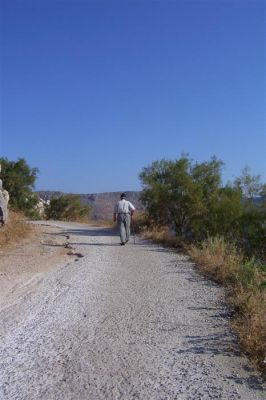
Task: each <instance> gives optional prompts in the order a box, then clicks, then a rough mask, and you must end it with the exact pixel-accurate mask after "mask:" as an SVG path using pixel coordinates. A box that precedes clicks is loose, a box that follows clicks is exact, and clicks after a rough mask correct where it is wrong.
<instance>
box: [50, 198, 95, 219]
mask: <svg viewBox="0 0 266 400" xmlns="http://www.w3.org/2000/svg"><path fill="white" fill-rule="evenodd" d="M89 212H90V207H89V206H87V205H84V204H82V203H81V200H80V196H79V195H74V194H67V195H62V196H60V197H58V198H54V199H51V201H50V204H49V205H48V206H47V208H46V218H47V219H57V220H63V221H78V220H83V219H85V218H88V217H89Z"/></svg>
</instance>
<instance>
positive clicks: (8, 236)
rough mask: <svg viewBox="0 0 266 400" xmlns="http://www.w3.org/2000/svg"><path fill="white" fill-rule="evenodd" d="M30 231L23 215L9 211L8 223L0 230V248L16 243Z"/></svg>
mask: <svg viewBox="0 0 266 400" xmlns="http://www.w3.org/2000/svg"><path fill="white" fill-rule="evenodd" d="M31 231H32V227H31V226H30V224H28V223H27V222H26V220H25V217H24V216H23V214H21V213H18V212H14V211H10V212H9V220H8V223H7V224H6V225H4V226H3V227H2V228H0V248H4V247H5V246H8V245H12V244H15V243H17V242H18V241H20V240H21V239H24V238H25V237H27V236H28V235H29V234H30V233H31Z"/></svg>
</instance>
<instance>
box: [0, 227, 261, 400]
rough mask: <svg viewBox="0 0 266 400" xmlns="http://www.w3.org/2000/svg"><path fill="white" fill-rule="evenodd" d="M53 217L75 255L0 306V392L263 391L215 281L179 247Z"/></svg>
mask: <svg viewBox="0 0 266 400" xmlns="http://www.w3.org/2000/svg"><path fill="white" fill-rule="evenodd" d="M54 224H56V225H57V226H60V227H61V228H63V231H61V233H60V235H62V234H65V235H70V239H69V242H70V243H71V245H72V246H73V247H74V251H73V253H75V252H76V253H81V255H83V256H84V257H78V256H76V255H71V256H69V259H68V260H69V261H68V263H67V262H65V263H64V264H63V265H61V266H60V267H58V268H56V269H50V270H49V271H48V272H47V273H46V274H45V275H42V277H41V278H40V279H39V280H37V281H36V282H35V283H34V285H32V284H30V285H28V287H27V284H25V287H24V291H23V292H20V294H19V295H16V293H14V294H13V297H9V298H8V300H7V301H6V303H5V305H4V307H3V308H2V309H1V311H0V314H1V315H0V317H1V321H2V323H1V327H0V337H1V345H0V367H1V369H0V371H1V372H0V382H1V383H0V399H1V400H2V399H8V400H9V399H10V400H11V399H12V400H14V399H19V400H22V399H23V400H33V399H45V400H61V399H62V400H70V399H71V400H72V399H73V400H90V399H91V400H98V399H99V400H100V399H102V400H108V399H113V400H116V399H124V400H131V399H132V400H133V399H141V400H149V399H150V400H166V399H168V400H174V399H178V400H179V399H180V400H181V399H186V400H204V399H230V400H234V399H245V400H252V399H265V398H266V391H265V387H264V389H263V385H262V383H261V381H260V378H259V377H258V376H257V375H256V373H255V372H254V371H253V370H252V368H251V367H250V364H249V362H248V360H247V359H246V358H245V357H244V356H243V355H242V354H241V353H240V351H239V350H238V347H237V344H236V340H235V338H234V336H233V335H232V333H231V332H230V329H229V322H228V319H229V313H228V310H227V308H226V307H225V305H224V299H223V290H222V289H221V288H220V287H218V286H217V285H216V284H214V283H212V282H209V281H208V280H206V279H204V278H203V277H202V276H201V275H199V274H198V273H197V272H196V271H195V269H194V267H193V264H192V263H191V262H190V261H189V260H188V258H187V257H186V256H184V255H181V254H177V253H174V252H172V251H170V250H168V249H165V248H163V247H160V246H157V245H153V244H150V243H148V242H146V241H142V240H140V239H139V238H137V240H136V244H134V243H133V240H132V239H131V242H130V243H129V244H128V245H126V246H123V247H121V246H120V245H119V243H118V237H117V236H116V235H114V233H113V231H112V230H110V229H103V228H96V227H92V226H90V227H86V226H84V225H81V224H66V223H54ZM55 235H59V233H55Z"/></svg>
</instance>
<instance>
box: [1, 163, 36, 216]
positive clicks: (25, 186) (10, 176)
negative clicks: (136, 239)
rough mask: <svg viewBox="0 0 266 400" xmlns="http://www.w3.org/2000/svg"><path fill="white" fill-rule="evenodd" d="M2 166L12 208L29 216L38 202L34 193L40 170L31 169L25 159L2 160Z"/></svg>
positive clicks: (2, 175)
mask: <svg viewBox="0 0 266 400" xmlns="http://www.w3.org/2000/svg"><path fill="white" fill-rule="evenodd" d="M0 164H1V167H2V169H1V178H2V180H3V185H4V188H5V189H6V190H7V191H8V192H9V195H10V206H11V207H12V208H14V209H18V210H21V211H24V212H26V214H27V215H29V214H30V213H31V212H32V210H33V209H34V207H35V205H36V204H37V202H38V197H37V195H36V194H35V193H34V192H33V189H34V185H35V181H36V178H37V174H38V172H39V171H38V169H37V168H31V167H30V166H29V165H28V164H27V162H26V161H25V160H24V159H23V158H19V159H18V160H17V161H9V160H8V159H7V158H0Z"/></svg>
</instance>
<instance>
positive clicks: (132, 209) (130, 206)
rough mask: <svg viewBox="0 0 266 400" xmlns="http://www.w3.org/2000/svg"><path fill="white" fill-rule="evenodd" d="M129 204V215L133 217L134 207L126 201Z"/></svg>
mask: <svg viewBox="0 0 266 400" xmlns="http://www.w3.org/2000/svg"><path fill="white" fill-rule="evenodd" d="M128 203H129V204H128V205H129V211H130V215H131V217H133V214H134V211H135V207H134V206H133V204H132V203H130V202H128Z"/></svg>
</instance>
